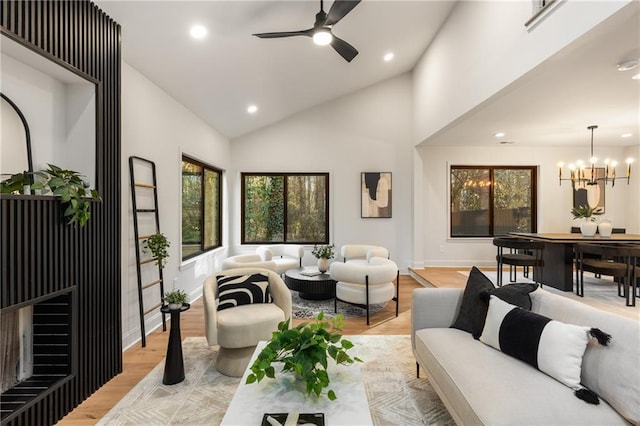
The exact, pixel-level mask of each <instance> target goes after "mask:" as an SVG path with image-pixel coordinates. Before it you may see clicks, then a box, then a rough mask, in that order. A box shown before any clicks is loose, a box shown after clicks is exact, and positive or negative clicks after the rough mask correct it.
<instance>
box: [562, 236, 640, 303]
mask: <svg viewBox="0 0 640 426" xmlns="http://www.w3.org/2000/svg"><path fill="white" fill-rule="evenodd" d="M574 251H575V262H576V294H577V295H578V296H580V297H584V272H585V271H587V272H593V273H594V274H600V275H607V276H610V277H613V279H614V281H616V282H617V284H618V296H620V297H624V298H625V299H626V305H627V306H635V304H636V296H637V294H636V293H637V291H638V278H639V277H640V266H639V261H640V245H636V244H616V245H612V244H588V243H578V244H576V245H575V247H574ZM587 256H597V257H587Z"/></svg>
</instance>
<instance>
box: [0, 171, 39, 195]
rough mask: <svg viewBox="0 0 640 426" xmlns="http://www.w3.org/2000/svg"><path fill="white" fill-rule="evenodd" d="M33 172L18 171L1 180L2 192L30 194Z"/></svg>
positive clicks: (0, 187)
mask: <svg viewBox="0 0 640 426" xmlns="http://www.w3.org/2000/svg"><path fill="white" fill-rule="evenodd" d="M32 176H33V173H32V172H28V171H26V170H25V171H24V172H22V173H16V174H13V175H11V176H10V177H8V178H7V179H5V180H3V181H2V182H0V193H2V194H27V195H28V194H30V193H31V190H30V188H31V184H32V183H33V182H32V179H33V177H32Z"/></svg>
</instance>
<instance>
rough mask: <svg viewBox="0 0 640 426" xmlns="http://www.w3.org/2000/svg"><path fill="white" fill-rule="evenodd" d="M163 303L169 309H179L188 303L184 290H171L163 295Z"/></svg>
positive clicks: (187, 296)
mask: <svg viewBox="0 0 640 426" xmlns="http://www.w3.org/2000/svg"><path fill="white" fill-rule="evenodd" d="M164 302H165V303H166V304H167V305H168V306H169V309H171V310H174V309H180V308H182V306H183V305H184V304H185V303H187V302H189V295H188V294H187V293H185V292H184V290H173V291H169V292H167V293H165V294H164Z"/></svg>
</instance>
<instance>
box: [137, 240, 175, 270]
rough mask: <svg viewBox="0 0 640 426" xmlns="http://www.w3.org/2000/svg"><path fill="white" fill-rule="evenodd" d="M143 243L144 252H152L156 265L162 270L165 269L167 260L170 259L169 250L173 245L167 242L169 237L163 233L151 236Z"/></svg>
mask: <svg viewBox="0 0 640 426" xmlns="http://www.w3.org/2000/svg"><path fill="white" fill-rule="evenodd" d="M142 243H143V246H142V249H143V251H144V252H147V250H148V251H150V252H151V255H152V256H153V257H154V258H155V259H156V265H158V266H159V267H160V268H164V267H165V265H166V264H167V258H168V257H169V250H168V248H169V246H170V245H171V243H170V242H169V240H167V237H166V236H165V235H164V234H162V233H156V234H153V235H150V236H149V237H148V238H147V239H145V240H144V241H143V242H142Z"/></svg>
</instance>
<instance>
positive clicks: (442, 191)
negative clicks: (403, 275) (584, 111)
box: [416, 146, 640, 266]
mask: <svg viewBox="0 0 640 426" xmlns="http://www.w3.org/2000/svg"><path fill="white" fill-rule="evenodd" d="M625 151H626V152H628V151H629V150H624V149H622V148H611V149H610V153H611V155H612V156H615V157H617V158H626V157H625V155H626V154H625ZM573 154H574V152H573V149H571V148H532V147H523V148H518V147H512V146H496V147H483V148H482V149H478V148H475V149H474V148H472V147H442V146H423V147H421V148H418V156H419V157H420V159H421V161H422V165H423V176H422V180H423V182H424V212H425V214H424V215H423V217H422V221H423V222H422V223H421V224H420V226H421V227H422V228H423V229H424V236H425V241H426V242H425V251H424V257H423V258H417V259H416V263H417V264H424V265H426V266H470V265H478V266H493V265H494V264H495V248H494V247H493V245H492V239H491V238H458V239H455V238H454V239H452V238H449V228H450V227H449V217H448V215H449V206H448V203H449V195H448V191H449V186H448V185H449V181H448V174H449V166H450V165H530V166H537V167H538V210H537V214H538V231H539V232H561V233H564V232H569V230H570V227H571V226H577V223H578V222H576V223H575V224H574V223H573V219H572V216H571V214H570V211H571V208H572V206H573V193H572V188H571V185H570V183H567V182H563V183H562V186H559V184H558V169H557V166H556V165H557V162H558V159H560V158H571V157H572V155H573ZM636 155H637V152H636ZM635 158H638V157H637V156H636V157H635ZM623 169H624V167H623V166H618V175H620V174H622V173H623ZM638 182H640V179H638V177H637V175H636V176H635V177H632V179H631V184H630V185H627V184H626V182H622V181H618V182H617V183H616V185H615V187H614V188H612V187H611V185H610V184H609V185H607V187H606V189H605V215H604V216H606V217H607V218H609V219H610V220H611V221H612V223H613V225H614V226H615V227H626V228H627V232H629V233H632V232H634V230H636V231H637V229H638V228H639V227H640V216H638V211H640V210H638V205H637V200H638V192H640V187H639V184H638ZM633 199H635V208H634V206H633V203H634V201H632V202H631V205H630V203H629V201H630V200H633Z"/></svg>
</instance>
